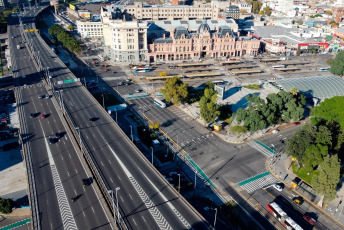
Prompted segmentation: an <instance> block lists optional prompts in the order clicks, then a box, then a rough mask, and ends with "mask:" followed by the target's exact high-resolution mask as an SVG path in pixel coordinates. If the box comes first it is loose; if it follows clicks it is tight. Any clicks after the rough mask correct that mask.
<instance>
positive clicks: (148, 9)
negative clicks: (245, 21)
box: [123, 1, 219, 20]
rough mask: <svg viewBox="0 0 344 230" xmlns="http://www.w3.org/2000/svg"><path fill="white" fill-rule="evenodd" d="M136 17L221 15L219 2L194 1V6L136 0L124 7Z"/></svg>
mask: <svg viewBox="0 0 344 230" xmlns="http://www.w3.org/2000/svg"><path fill="white" fill-rule="evenodd" d="M123 10H126V11H127V12H128V13H129V14H131V15H133V17H134V18H135V19H140V20H195V19H217V18H218V16H219V3H218V2H217V1H212V2H211V3H203V2H202V1H194V5H193V6H187V5H170V6H168V5H151V6H148V5H147V6H146V5H143V4H142V2H134V5H127V6H124V7H123Z"/></svg>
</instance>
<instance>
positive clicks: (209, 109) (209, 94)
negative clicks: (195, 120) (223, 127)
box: [199, 82, 220, 123]
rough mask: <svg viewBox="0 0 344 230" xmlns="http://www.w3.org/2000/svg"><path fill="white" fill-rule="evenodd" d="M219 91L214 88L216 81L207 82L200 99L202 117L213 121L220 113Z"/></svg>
mask: <svg viewBox="0 0 344 230" xmlns="http://www.w3.org/2000/svg"><path fill="white" fill-rule="evenodd" d="M216 100H217V92H216V91H215V90H214V83H213V82H207V83H206V87H205V89H204V95H203V96H202V97H201V100H200V101H199V108H200V114H201V117H202V118H203V119H204V120H205V121H206V122H207V123H210V122H213V121H215V119H216V118H217V117H218V116H219V115H220V111H219V106H218V105H217V104H216Z"/></svg>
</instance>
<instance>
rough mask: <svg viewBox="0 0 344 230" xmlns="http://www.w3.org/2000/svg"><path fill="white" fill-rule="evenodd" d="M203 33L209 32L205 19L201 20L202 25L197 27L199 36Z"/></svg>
mask: <svg viewBox="0 0 344 230" xmlns="http://www.w3.org/2000/svg"><path fill="white" fill-rule="evenodd" d="M204 31H208V32H210V27H209V25H208V23H207V20H206V19H204V20H203V22H202V24H201V25H200V26H199V27H198V30H197V32H198V33H199V34H203V33H204Z"/></svg>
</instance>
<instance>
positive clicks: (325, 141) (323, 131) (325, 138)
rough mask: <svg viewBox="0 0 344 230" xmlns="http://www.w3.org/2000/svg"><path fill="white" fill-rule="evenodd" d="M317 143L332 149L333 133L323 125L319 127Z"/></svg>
mask: <svg viewBox="0 0 344 230" xmlns="http://www.w3.org/2000/svg"><path fill="white" fill-rule="evenodd" d="M315 143H316V144H320V145H323V146H328V147H329V148H331V147H332V133H331V132H330V130H329V129H328V128H327V127H326V126H323V125H321V126H319V127H318V131H317V135H316V137H315Z"/></svg>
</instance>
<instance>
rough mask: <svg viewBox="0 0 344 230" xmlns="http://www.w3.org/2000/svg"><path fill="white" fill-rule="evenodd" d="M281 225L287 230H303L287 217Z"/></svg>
mask: <svg viewBox="0 0 344 230" xmlns="http://www.w3.org/2000/svg"><path fill="white" fill-rule="evenodd" d="M283 225H284V226H285V227H286V228H287V229H288V230H303V228H301V227H300V225H298V224H297V223H295V221H294V220H293V219H292V218H290V217H288V218H287V219H285V221H284V223H283Z"/></svg>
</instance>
